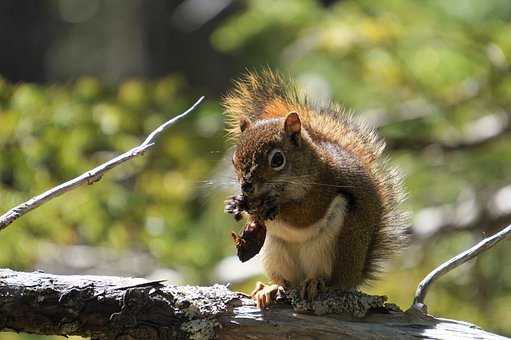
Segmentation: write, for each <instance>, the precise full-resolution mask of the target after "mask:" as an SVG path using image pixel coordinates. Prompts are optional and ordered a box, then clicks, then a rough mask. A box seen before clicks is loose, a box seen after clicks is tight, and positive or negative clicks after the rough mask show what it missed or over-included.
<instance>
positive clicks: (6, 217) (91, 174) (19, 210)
mask: <svg viewBox="0 0 511 340" xmlns="http://www.w3.org/2000/svg"><path fill="white" fill-rule="evenodd" d="M203 99H204V97H200V98H199V100H197V101H196V102H195V103H194V104H193V105H192V106H191V107H190V108H189V109H188V110H186V111H185V112H183V113H181V114H179V115H177V116H175V117H174V118H172V119H170V120H168V121H167V122H165V123H164V124H162V125H160V126H159V127H158V128H157V129H156V130H154V131H153V132H151V134H149V136H148V137H147V138H146V139H145V140H144V142H143V143H142V144H140V145H138V146H136V147H134V148H132V149H131V150H129V151H126V152H125V153H123V154H121V155H119V156H117V157H115V158H113V159H111V160H109V161H107V162H105V163H103V164H101V165H99V166H97V167H95V168H94V169H92V170H89V171H87V172H85V173H83V174H82V175H80V176H78V177H76V178H73V179H72V180H70V181H67V182H65V183H62V184H60V185H58V186H56V187H54V188H51V189H50V190H48V191H45V192H44V193H42V194H40V195H37V196H35V197H32V198H31V199H29V200H28V201H26V202H24V203H21V204H19V205H18V206H16V207H14V208H12V209H11V210H9V211H7V212H6V213H5V214H3V215H2V216H0V231H1V230H3V229H5V228H6V227H7V226H8V225H9V224H11V223H12V222H14V221H15V220H16V219H18V218H19V217H21V216H23V215H25V214H26V213H28V212H29V211H31V210H33V209H35V208H37V207H39V206H40V205H42V204H43V203H45V202H47V201H49V200H51V199H53V198H55V197H57V196H60V195H62V194H63V193H65V192H67V191H70V190H72V189H74V188H76V187H79V186H81V185H83V184H85V183H87V184H93V183H95V182H97V181H99V180H100V179H101V177H102V176H103V174H104V173H105V172H107V171H108V170H110V169H112V168H114V167H116V166H118V165H120V164H122V163H124V162H126V161H128V160H130V159H132V158H134V157H136V156H138V155H141V154H143V153H144V151H146V150H147V149H149V148H151V147H152V146H153V145H154V144H155V141H156V139H157V138H158V136H159V135H160V134H161V133H162V132H163V131H164V130H165V129H167V128H168V127H170V126H172V125H174V124H175V123H177V122H178V121H179V120H180V119H181V118H184V117H185V116H186V115H187V114H189V113H190V112H192V111H193V110H194V109H195V108H196V107H197V106H198V105H199V104H200V103H201V102H202V100H203Z"/></svg>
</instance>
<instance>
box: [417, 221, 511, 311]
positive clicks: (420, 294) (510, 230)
mask: <svg viewBox="0 0 511 340" xmlns="http://www.w3.org/2000/svg"><path fill="white" fill-rule="evenodd" d="M509 235H511V225H508V226H507V227H506V228H504V229H502V230H501V231H499V232H498V233H496V234H494V235H493V236H490V237H488V238H485V239H484V240H482V241H481V242H479V243H478V244H476V245H475V246H473V247H472V248H470V249H467V250H465V251H464V252H462V253H461V254H458V255H456V256H455V257H453V258H452V259H450V260H449V261H447V262H444V263H443V264H442V265H440V266H439V267H437V268H436V269H435V270H433V271H432V272H431V273H429V274H428V276H426V277H425V278H424V279H423V280H422V281H421V282H420V283H419V286H418V287H417V290H416V291H415V297H414V299H413V304H412V306H411V307H410V309H412V310H418V311H420V312H423V313H427V306H426V305H425V304H424V299H425V298H426V294H427V292H428V289H429V286H430V285H431V284H432V283H433V282H434V281H435V280H437V279H438V278H439V277H440V276H442V275H444V274H445V273H448V272H450V271H451V270H453V269H454V268H456V267H458V266H460V265H462V264H463V263H465V262H467V261H469V260H471V259H473V258H474V257H476V256H477V255H479V254H480V253H482V252H483V251H485V250H487V249H490V248H491V247H493V246H494V245H495V244H496V243H497V242H499V241H501V240H503V239H505V238H506V237H508V236H509Z"/></svg>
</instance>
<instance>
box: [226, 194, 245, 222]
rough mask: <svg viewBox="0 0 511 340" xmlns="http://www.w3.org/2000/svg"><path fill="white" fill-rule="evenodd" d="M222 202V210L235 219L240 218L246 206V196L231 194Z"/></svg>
mask: <svg viewBox="0 0 511 340" xmlns="http://www.w3.org/2000/svg"><path fill="white" fill-rule="evenodd" d="M224 203H225V206H224V212H226V213H228V214H232V215H233V216H234V219H235V220H236V221H239V220H241V213H242V212H243V211H246V210H247V208H248V207H247V202H246V198H245V196H243V195H236V196H231V197H230V198H229V199H227V200H225V202H224Z"/></svg>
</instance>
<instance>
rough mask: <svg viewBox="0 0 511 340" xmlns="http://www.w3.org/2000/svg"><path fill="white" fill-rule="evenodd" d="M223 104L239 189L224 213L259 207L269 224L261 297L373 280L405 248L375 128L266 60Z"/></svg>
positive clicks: (397, 194)
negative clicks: (300, 86)
mask: <svg viewBox="0 0 511 340" xmlns="http://www.w3.org/2000/svg"><path fill="white" fill-rule="evenodd" d="M223 106H224V108H225V113H226V117H227V119H226V120H227V125H228V127H227V132H228V134H229V135H230V137H231V138H232V139H233V140H234V142H235V149H234V153H233V157H232V162H233V165H234V171H235V174H236V178H237V179H238V181H239V184H240V189H241V192H242V195H241V196H232V197H231V198H229V199H228V200H227V201H226V212H230V213H233V211H234V210H236V211H245V212H244V214H245V213H246V215H248V218H249V219H254V216H253V214H252V213H253V212H254V211H258V215H259V217H260V218H262V219H263V220H264V223H265V225H266V228H267V234H266V239H265V240H264V245H263V246H262V249H261V255H262V257H261V259H262V263H263V268H264V271H265V272H266V274H267V276H269V278H270V279H271V281H272V283H271V284H264V283H261V282H258V283H257V284H256V288H255V289H254V291H253V292H252V297H253V299H254V300H255V301H256V304H257V306H258V307H259V308H264V307H265V306H266V305H268V304H269V303H270V302H272V301H274V300H275V298H276V296H278V294H277V293H278V292H279V291H280V290H281V289H284V290H285V289H287V288H297V289H299V291H300V294H301V296H302V298H304V299H308V300H312V299H314V298H316V297H317V296H318V294H319V293H320V292H321V291H322V289H324V287H326V286H333V287H339V288H341V289H344V290H349V289H355V288H357V287H359V286H360V285H362V284H364V283H366V282H368V281H370V280H373V279H375V278H376V277H377V274H378V273H379V272H380V271H381V264H382V261H383V260H387V259H388V258H389V257H390V256H391V255H393V254H394V253H396V252H397V251H399V250H401V249H402V248H403V247H404V245H405V239H406V237H405V234H406V233H405V231H406V225H407V218H406V214H405V213H404V212H403V211H402V210H401V202H402V201H403V199H404V193H403V190H402V178H401V176H400V175H399V173H398V171H397V170H396V169H395V168H393V167H391V166H389V164H388V160H387V158H386V157H385V156H383V155H382V152H383V149H384V147H385V144H384V142H383V141H382V140H381V139H380V138H379V137H378V136H377V135H376V133H375V131H374V130H373V129H371V128H369V127H368V126H366V125H364V124H363V123H362V122H360V121H357V120H356V119H355V118H354V117H353V115H352V114H349V113H347V112H345V110H343V109H342V108H341V107H340V106H338V105H335V104H330V105H328V106H326V107H318V108H316V106H315V105H314V104H313V103H312V102H311V101H310V99H309V98H307V97H306V96H301V95H300V94H299V92H298V90H297V87H296V85H295V84H294V83H293V82H292V81H291V80H289V79H287V78H284V77H283V76H282V75H280V74H278V73H275V72H273V71H271V70H270V69H265V70H263V71H261V72H259V73H257V72H247V73H246V74H245V75H244V76H243V77H241V78H240V79H239V80H237V81H235V82H234V86H233V89H232V90H231V91H230V92H228V94H227V95H226V96H225V97H224V99H223ZM240 197H243V200H244V201H243V202H241V201H242V200H241V199H240ZM247 202H248V203H250V204H249V205H253V206H255V207H257V208H254V209H252V211H250V209H248V208H247ZM233 207H234V208H236V209H233Z"/></svg>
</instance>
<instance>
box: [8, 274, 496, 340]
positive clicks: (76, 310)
mask: <svg viewBox="0 0 511 340" xmlns="http://www.w3.org/2000/svg"><path fill="white" fill-rule="evenodd" d="M346 297H350V299H352V300H353V299H355V303H360V304H361V305H363V304H364V302H363V301H365V300H364V299H365V298H363V299H361V300H360V301H358V302H357V300H356V299H357V297H356V294H354V293H349V292H348V293H346V294H345V296H344V298H346ZM365 297H367V295H366V296H365ZM375 298H377V299H378V298H379V297H375ZM345 300H346V299H345ZM0 331H17V332H29V333H35V334H47V335H50V334H51V335H81V336H86V337H92V339H98V340H99V339H101V340H106V339H142V340H153V339H211V338H214V337H216V338H218V339H252V340H257V339H268V338H271V339H289V338H316V339H339V338H343V339H417V338H428V339H459V338H461V337H463V338H464V339H505V338H504V337H500V336H498V335H495V334H491V333H488V332H485V331H483V330H481V329H479V328H478V327H476V326H474V325H471V324H467V323H465V322H458V321H452V320H445V319H436V318H433V317H429V316H424V315H419V314H417V313H415V314H413V313H403V312H401V311H398V310H396V309H395V308H394V309H392V308H391V309H386V308H382V307H380V308H376V309H369V310H368V312H367V313H366V314H365V316H363V317H361V318H355V317H353V316H349V315H321V316H318V315H308V314H297V313H295V311H294V310H293V309H292V308H291V307H290V306H289V305H286V304H279V305H273V306H271V308H270V309H268V310H264V311H261V310H259V309H257V308H256V307H255V305H254V302H253V301H252V300H251V299H249V298H247V297H246V296H245V295H243V294H241V293H234V292H232V291H230V290H228V289H227V288H226V287H225V286H222V285H214V286H212V287H193V286H175V285H168V284H167V285H164V284H162V282H161V281H147V280H144V279H135V278H121V277H111V276H110V277H105V276H72V275H70V276H64V275H50V274H44V273H23V272H14V271H12V270H8V269H3V270H0Z"/></svg>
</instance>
